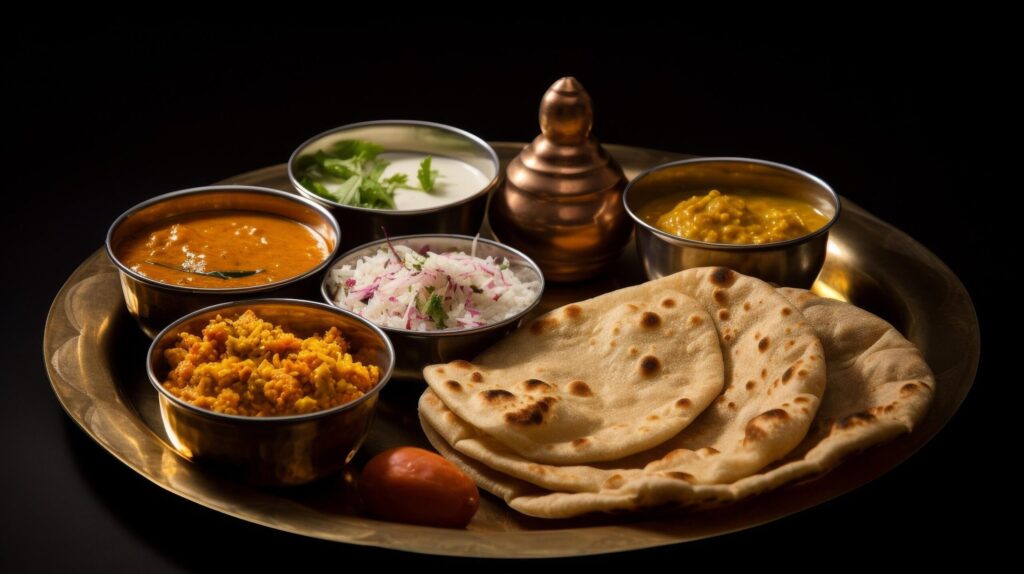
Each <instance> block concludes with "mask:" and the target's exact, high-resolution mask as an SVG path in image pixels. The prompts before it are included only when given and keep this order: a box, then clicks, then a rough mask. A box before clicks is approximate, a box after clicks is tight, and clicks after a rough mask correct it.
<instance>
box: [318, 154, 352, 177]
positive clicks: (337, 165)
mask: <svg viewBox="0 0 1024 574" xmlns="http://www.w3.org/2000/svg"><path fill="white" fill-rule="evenodd" d="M359 163H360V162H353V161H352V160H344V159H335V158H324V159H323V160H322V161H321V162H320V167H322V168H323V170H324V171H325V172H326V173H328V174H329V175H333V176H334V177H338V178H341V179H348V178H350V177H352V176H354V175H359V172H360V171H361V169H360V168H361V167H362V166H360V165H358V164H359Z"/></svg>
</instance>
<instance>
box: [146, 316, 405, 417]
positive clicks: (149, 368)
mask: <svg viewBox="0 0 1024 574" xmlns="http://www.w3.org/2000/svg"><path fill="white" fill-rule="evenodd" d="M268 304H269V305H282V306H289V305H292V306H300V307H314V308H318V309H322V310H325V311H330V312H332V313H335V314H340V315H344V316H346V317H349V318H352V319H355V320H356V321H357V322H358V323H362V324H363V325H366V326H367V327H369V328H370V330H371V331H373V332H374V334H376V335H377V336H378V337H379V338H380V340H381V341H383V342H384V348H385V351H386V352H387V355H388V358H389V359H390V361H389V363H390V364H389V365H388V369H387V371H386V372H384V373H383V374H382V375H381V377H380V379H379V380H378V381H377V384H376V385H374V387H373V388H372V389H370V390H369V392H367V393H365V394H363V396H361V397H359V398H358V399H356V400H354V401H352V402H349V403H345V404H343V405H338V406H336V407H331V408H329V409H325V410H321V411H315V412H312V413H305V414H301V415H279V416H272V417H255V416H244V415H229V414H225V413H218V412H216V411H211V410H209V409H204V408H202V407H198V406H196V405H193V404H191V403H187V402H185V401H183V400H181V399H179V398H178V397H176V396H174V395H172V394H171V392H170V391H168V390H167V389H165V388H164V387H163V384H161V383H160V382H159V381H158V380H157V377H156V373H154V372H153V353H155V352H156V348H157V343H158V342H160V341H163V339H164V337H166V336H168V335H169V334H170V332H171V331H172V330H173V329H177V328H178V326H179V325H181V324H182V323H185V322H187V321H190V320H192V319H194V318H195V317H197V316H199V315H201V314H203V313H207V312H210V311H219V310H222V309H227V308H229V307H245V306H248V305H268ZM395 360H396V355H395V347H394V345H393V344H392V343H391V339H390V338H389V337H388V336H387V334H386V333H384V331H382V330H381V328H380V327H378V326H377V325H375V324H373V322H371V321H367V320H366V319H364V318H362V317H360V316H359V315H356V314H355V313H352V312H351V311H347V310H345V309H342V308H341V307H335V306H332V305H325V304H324V303H320V302H317V301H307V300H305V299H276V298H267V299H246V300H243V301H228V302H227V303H219V304H217V305H210V306H208V307H203V308H202V309H198V310H196V311H193V312H191V313H189V314H187V315H185V316H184V317H181V318H180V319H178V320H177V321H175V322H173V323H171V324H170V325H168V326H166V327H164V329H163V330H161V331H160V333H158V334H157V336H156V337H154V338H153V342H152V343H150V344H149V351H147V352H146V375H147V376H148V377H149V382H150V384H151V385H153V387H154V388H156V390H157V392H158V393H160V395H161V396H162V397H164V398H165V399H168V400H170V401H171V403H172V404H174V405H175V406H176V407H178V408H183V409H185V410H187V411H190V412H193V413H195V414H199V415H201V416H205V417H207V418H213V419H220V420H224V421H229V422H233V423H243V424H260V423H262V422H268V423H270V422H277V423H298V422H305V421H310V420H315V419H319V418H323V417H328V416H331V415H335V414H338V413H340V412H343V411H347V410H349V409H353V408H355V407H356V406H357V405H359V404H361V403H363V402H365V401H367V400H369V399H370V397H373V396H374V395H376V394H378V393H379V392H380V391H381V389H383V388H384V387H385V386H386V385H387V384H388V382H389V381H390V380H391V375H392V373H393V372H394V370H395Z"/></svg>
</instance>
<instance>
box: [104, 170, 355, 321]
mask: <svg viewBox="0 0 1024 574" xmlns="http://www.w3.org/2000/svg"><path fill="white" fill-rule="evenodd" d="M340 238H341V229H340V228H339V227H338V222H337V221H336V220H335V219H334V217H333V216H332V215H331V214H330V212H328V211H327V210H326V209H325V208H323V207H321V206H319V205H317V204H316V203H314V202H312V201H309V200H307V199H304V198H301V197H299V196H296V195H293V194H290V193H285V192H282V191H277V190H273V189H267V188H260V187H250V186H240V185H218V186H210V187H199V188H194V189H186V190H183V191H176V192H172V193H168V194H165V195H161V196H158V197H154V198H153V199H150V200H148V201H145V202H143V203H140V204H139V205H136V206H135V207H133V208H131V209H129V210H128V211H126V212H125V213H124V214H122V215H121V216H120V217H118V218H117V220H115V221H114V224H113V225H111V226H110V230H109V231H108V232H107V241H106V248H107V255H108V256H109V257H110V260H111V261H113V263H114V265H116V266H117V268H118V271H119V272H120V275H121V287H122V290H123V292H124V299H125V303H126V304H127V306H128V311H129V312H130V313H131V314H132V316H133V317H135V319H136V320H137V321H138V323H139V325H140V326H141V327H142V330H143V331H144V332H145V333H146V334H147V335H149V336H150V337H153V336H154V335H156V333H158V332H159V331H160V330H161V329H163V328H164V327H165V326H167V325H168V324H169V323H171V321H174V320H175V319H177V318H179V317H181V316H183V315H185V314H187V313H189V312H191V311H195V310H196V309H200V308H203V307H206V306H209V305H213V304H217V303H223V302H227V301H235V300H239V299H248V298H253V297H295V298H310V299H312V298H315V297H316V296H317V294H318V289H319V283H320V280H319V279H320V278H319V276H320V274H321V272H322V271H323V270H324V268H326V266H327V264H328V263H329V262H330V260H331V259H332V258H333V257H334V255H335V254H336V253H337V250H338V246H339V244H340Z"/></svg>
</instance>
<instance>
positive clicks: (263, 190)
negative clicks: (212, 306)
mask: <svg viewBox="0 0 1024 574" xmlns="http://www.w3.org/2000/svg"><path fill="white" fill-rule="evenodd" d="M232 191H238V192H252V193H260V194H263V195H272V196H275V197H279V198H281V199H285V200H287V201H294V202H297V203H300V204H302V205H303V206H305V207H309V208H311V209H313V210H314V211H316V213H317V214H318V215H320V216H321V217H323V218H324V220H325V221H327V222H328V223H329V224H330V225H331V227H332V228H333V229H334V235H335V240H334V248H333V249H331V250H330V252H329V253H328V254H327V255H326V256H325V257H324V260H323V261H321V262H320V263H319V264H317V265H316V266H315V267H313V268H312V269H310V270H309V271H306V272H305V273H301V274H299V275H295V276H294V277H288V278H285V279H281V280H280V281H274V282H273V283H267V284H266V285H253V286H249V287H227V288H224V289H221V288H216V287H185V286H182V285H172V284H170V283H164V282H162V281H157V280H155V279H152V278H150V277H146V276H145V275H142V274H141V273H139V272H137V271H134V270H132V269H131V268H129V267H128V266H127V265H125V264H124V263H122V262H121V260H120V259H119V258H118V257H117V256H115V255H114V247H113V243H112V240H113V237H114V231H115V230H116V229H117V228H118V227H120V226H121V225H122V224H123V223H124V222H125V221H127V220H128V219H130V218H131V217H132V216H134V215H135V214H136V213H138V212H140V211H142V210H143V209H146V208H147V207H150V206H153V205H156V204H158V203H162V202H164V201H168V200H171V199H176V198H178V197H182V196H186V195H202V194H205V193H216V192H232ZM209 211H214V210H209ZM239 211H245V209H240V210H239ZM191 213H200V211H195V212H191ZM267 213H270V212H267ZM279 216H280V217H284V218H285V219H291V220H292V221H294V220H293V219H292V218H290V217H287V216H284V215H279ZM324 239H326V238H324ZM104 244H105V246H106V249H107V257H109V258H110V260H111V261H112V262H113V263H114V265H115V266H116V267H117V268H118V270H120V271H121V272H122V273H125V274H126V275H128V276H129V277H131V278H132V279H134V280H136V281H139V282H141V283H145V284H146V285H148V286H150V287H156V288H158V289H164V290H167V291H174V292H178V293H197V294H215V295H223V294H234V293H238V294H244V293H259V292H262V291H273V290H275V289H279V288H281V287H284V286H287V285H291V284H293V283H298V282H299V281H302V280H304V279H308V278H309V277H312V276H314V275H316V274H317V273H319V272H321V271H323V270H324V269H325V268H326V267H327V266H328V265H330V263H331V261H332V260H333V259H334V257H335V256H336V255H337V254H338V250H339V249H340V248H341V226H340V225H339V224H338V220H337V219H335V218H334V215H333V214H331V212H330V210H328V209H326V208H325V207H323V206H322V205H319V204H317V203H316V202H314V201H310V200H309V199H306V198H305V197H300V196H298V195H295V194H294V193H288V192H287V191H281V190H277V189H271V188H269V187H259V186H255V185H233V184H222V185H207V186H202V187H190V188H188V189H181V190H178V191H172V192H170V193H164V194H162V195H158V196H156V197H152V198H150V199H147V200H146V201H143V202H141V203H138V204H136V205H134V206H132V207H131V208H129V209H128V210H127V211H125V212H124V213H122V214H121V215H119V216H118V217H117V219H115V220H114V223H112V224H111V225H110V228H109V229H107V238H106V241H105V242H104Z"/></svg>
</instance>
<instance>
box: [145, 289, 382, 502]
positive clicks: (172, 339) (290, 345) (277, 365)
mask: <svg viewBox="0 0 1024 574" xmlns="http://www.w3.org/2000/svg"><path fill="white" fill-rule="evenodd" d="M393 365H394V350H393V348H392V346H391V342H390V341H389V340H388V338H387V336H386V335H385V334H384V333H383V332H382V331H381V330H380V329H379V328H378V327H376V326H375V325H373V324H372V323H370V322H368V321H366V320H365V319H362V318H361V317H358V316H356V315H354V314H352V313H349V312H347V311H344V310H341V309H338V308H335V307H330V306H328V305H323V304H320V303H313V302H310V301H300V300H288V299H265V300H255V301H243V302H236V303H226V304H222V305H215V306H213V307H207V308H205V309H201V310H199V311H196V312H194V313H191V314H189V315H187V316H185V317H183V318H181V319H179V320H178V321H176V322H174V323H172V324H171V325H170V326H168V327H167V328H166V329H164V330H163V331H162V332H161V333H160V334H159V335H157V337H156V339H154V341H153V344H152V346H151V347H150V351H149V362H148V365H147V367H148V373H149V379H150V382H151V383H152V384H153V386H154V388H155V389H156V392H157V396H158V399H159V402H160V413H161V416H162V418H163V423H164V428H165V430H166V431H167V435H168V438H169V439H170V442H171V444H172V445H174V447H175V449H176V450H177V451H178V452H179V453H181V454H182V455H183V456H185V457H187V458H189V459H191V460H195V461H196V462H198V463H201V464H206V465H210V466H215V467H221V468H222V469H223V470H224V472H227V473H229V474H232V475H237V476H238V477H239V478H242V479H243V480H246V481H248V482H252V483H256V484H269V485H291V484H302V483H306V482H310V481H312V480H316V479H318V478H321V477H323V476H326V475H328V474H330V473H332V472H334V471H337V470H338V469H340V468H341V467H342V466H343V465H344V464H345V463H346V462H348V461H349V460H351V459H352V457H353V456H355V453H356V451H357V450H358V449H359V447H360V446H361V445H362V442H363V440H364V439H365V438H366V434H367V433H368V431H369V428H370V424H371V423H372V420H373V414H374V410H375V408H376V405H377V399H378V394H379V392H380V390H381V388H383V387H384V385H385V384H386V383H387V381H388V380H389V379H390V377H391V372H392V369H393Z"/></svg>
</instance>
